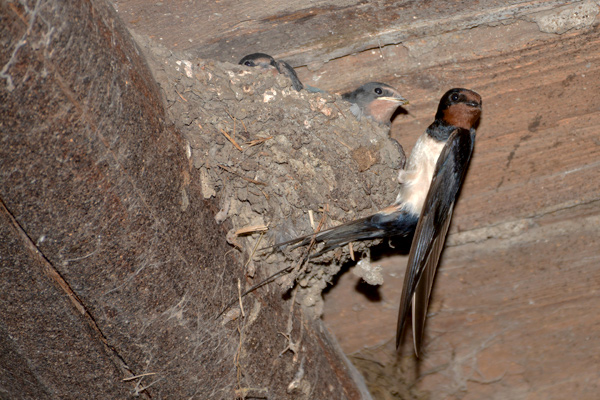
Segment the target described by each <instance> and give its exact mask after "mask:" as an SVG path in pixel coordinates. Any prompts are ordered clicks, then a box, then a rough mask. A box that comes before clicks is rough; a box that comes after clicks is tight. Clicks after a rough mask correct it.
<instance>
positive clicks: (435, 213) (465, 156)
mask: <svg viewBox="0 0 600 400" xmlns="http://www.w3.org/2000/svg"><path fill="white" fill-rule="evenodd" d="M481 104H482V103H481V96H479V94H477V93H475V92H473V91H471V90H468V89H460V88H458V89H450V90H449V91H447V92H446V93H445V94H444V96H442V98H441V100H440V102H439V105H438V109H437V112H436V114H435V120H434V122H433V123H432V124H431V125H429V127H428V128H427V129H426V131H425V133H424V134H423V135H421V136H420V137H419V139H418V140H417V142H416V144H415V146H414V147H413V150H412V151H411V153H410V157H409V159H408V162H407V165H406V167H405V169H404V170H402V171H400V174H399V176H398V180H399V182H400V184H401V186H400V193H399V194H398V196H397V198H396V201H395V202H394V204H392V205H390V206H388V207H386V208H384V209H383V210H381V211H379V212H377V213H375V214H373V215H370V216H368V217H365V218H360V219H357V220H354V221H351V222H348V223H346V224H342V225H339V226H336V227H334V228H331V229H327V230H325V231H322V232H319V233H316V234H312V235H307V236H303V237H299V238H296V239H293V240H290V241H287V242H284V243H279V244H277V245H275V246H273V247H279V246H283V245H290V244H291V245H295V246H294V247H298V246H302V245H306V244H309V243H310V242H311V241H312V240H313V238H314V240H315V241H316V242H323V243H324V247H323V249H321V250H320V251H319V252H318V253H316V254H314V255H313V257H316V256H318V255H320V254H322V253H324V252H326V251H328V250H330V249H332V248H335V247H338V246H343V245H345V244H347V243H349V242H352V241H355V240H365V239H376V238H386V237H392V236H399V235H400V236H408V235H410V234H411V233H413V231H414V238H413V242H412V245H411V249H410V253H409V260H408V266H407V270H406V274H405V278H404V284H403V288H402V297H401V300H400V309H399V314H398V325H397V331H396V347H397V348H398V347H399V346H400V339H401V335H402V329H403V327H404V321H405V320H406V316H407V315H408V309H409V307H410V306H411V305H412V316H413V344H414V348H415V354H416V355H417V356H418V354H419V349H420V347H421V343H422V338H423V328H424V326H425V318H426V316H427V306H428V303H429V295H430V294H431V287H432V284H433V279H434V276H435V272H436V269H437V265H438V261H439V258H440V254H441V252H442V249H443V247H444V242H445V238H446V234H447V233H448V227H449V225H450V219H451V217H452V211H453V210H454V204H455V203H456V199H457V198H458V193H459V191H460V188H461V186H462V183H463V181H464V178H465V174H466V172H467V169H468V166H469V161H470V159H471V155H472V153H473V147H474V143H475V129H476V125H477V123H478V121H479V117H480V115H481Z"/></svg>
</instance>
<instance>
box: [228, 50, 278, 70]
mask: <svg viewBox="0 0 600 400" xmlns="http://www.w3.org/2000/svg"><path fill="white" fill-rule="evenodd" d="M238 64H239V65H245V66H246V67H261V68H263V69H270V68H277V66H276V64H275V59H274V58H273V57H271V56H270V55H268V54H265V53H253V54H248V55H247V56H244V57H243V58H242V59H241V60H240V62H238Z"/></svg>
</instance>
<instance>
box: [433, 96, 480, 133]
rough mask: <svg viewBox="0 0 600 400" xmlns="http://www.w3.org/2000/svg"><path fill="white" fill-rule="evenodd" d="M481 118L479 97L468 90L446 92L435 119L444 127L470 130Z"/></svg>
mask: <svg viewBox="0 0 600 400" xmlns="http://www.w3.org/2000/svg"><path fill="white" fill-rule="evenodd" d="M480 116H481V96H480V95H479V94H477V93H475V92H474V91H472V90H469V89H460V88H458V89H450V90H448V91H447V92H446V93H445V94H444V96H442V99H441V100H440V104H439V106H438V110H437V114H436V115H435V118H436V119H437V120H439V121H442V122H444V123H445V124H446V125H451V126H456V127H457V128H464V129H471V128H473V127H474V126H475V124H477V121H479V117H480Z"/></svg>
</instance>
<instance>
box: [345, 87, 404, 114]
mask: <svg viewBox="0 0 600 400" xmlns="http://www.w3.org/2000/svg"><path fill="white" fill-rule="evenodd" d="M342 99H344V100H346V101H348V102H350V103H352V106H351V107H350V111H352V114H354V115H355V116H356V118H357V119H358V120H359V121H360V119H361V118H362V117H363V116H365V117H369V118H371V119H373V120H375V121H377V122H379V123H380V124H389V123H390V119H391V118H392V115H393V114H394V112H395V111H396V109H397V108H398V107H399V106H401V105H404V104H408V100H406V99H405V98H404V97H402V95H401V94H400V93H399V92H398V91H397V90H396V89H394V88H393V87H391V86H390V85H386V84H385V83H380V82H369V83H365V84H364V85H362V86H361V87H359V88H358V89H356V90H355V91H353V92H348V93H344V94H342Z"/></svg>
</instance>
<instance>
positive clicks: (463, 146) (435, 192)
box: [396, 89, 481, 356]
mask: <svg viewBox="0 0 600 400" xmlns="http://www.w3.org/2000/svg"><path fill="white" fill-rule="evenodd" d="M480 116H481V96H479V94H477V93H475V92H473V91H471V90H467V89H451V90H449V91H448V92H446V94H444V96H443V97H442V99H441V100H440V104H439V106H438V110H437V113H436V115H435V121H434V122H433V124H431V125H430V126H429V127H428V128H427V133H426V134H427V140H428V141H429V143H430V146H431V147H430V148H431V149H434V148H440V144H442V143H444V144H443V146H441V148H440V149H441V152H439V153H438V154H439V157H437V156H436V158H437V161H436V163H435V169H434V171H433V175H432V177H431V178H430V179H431V184H430V185H429V184H428V186H429V189H428V190H427V196H426V197H425V199H424V202H423V208H422V212H421V215H420V217H419V222H418V223H417V227H416V229H415V234H414V238H413V242H412V245H411V248H410V253H409V256H408V266H407V267H406V274H405V276H404V284H403V287H402V297H401V299H400V309H399V311H398V325H397V329H396V348H398V347H400V339H401V337H402V329H403V327H404V322H405V320H406V317H407V315H408V309H409V307H410V306H412V326H413V345H414V349H415V354H416V355H417V356H418V355H419V349H420V348H421V343H422V341H423V331H424V327H425V319H426V317H427V306H428V304H429V295H430V294H431V287H432V285H433V280H434V277H435V272H436V270H437V265H438V261H439V259H440V254H441V253H442V249H443V248H444V242H445V240H446V234H447V233H448V227H449V226H450V220H451V218H452V211H453V210H454V204H455V203H456V199H457V198H458V194H459V191H460V188H461V186H462V183H463V181H464V179H465V175H466V172H467V169H468V167H469V162H470V160H471V155H472V154H473V147H474V145H475V128H476V124H477V123H478V121H479V117H480ZM415 147H417V146H415ZM413 151H414V150H413ZM436 152H438V151H437V150H433V151H431V153H430V154H432V155H433V154H434V153H436ZM411 156H412V154H411ZM430 166H431V165H430ZM409 174H410V172H409ZM404 179H408V180H409V181H414V180H413V179H412V178H411V176H410V175H404Z"/></svg>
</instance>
